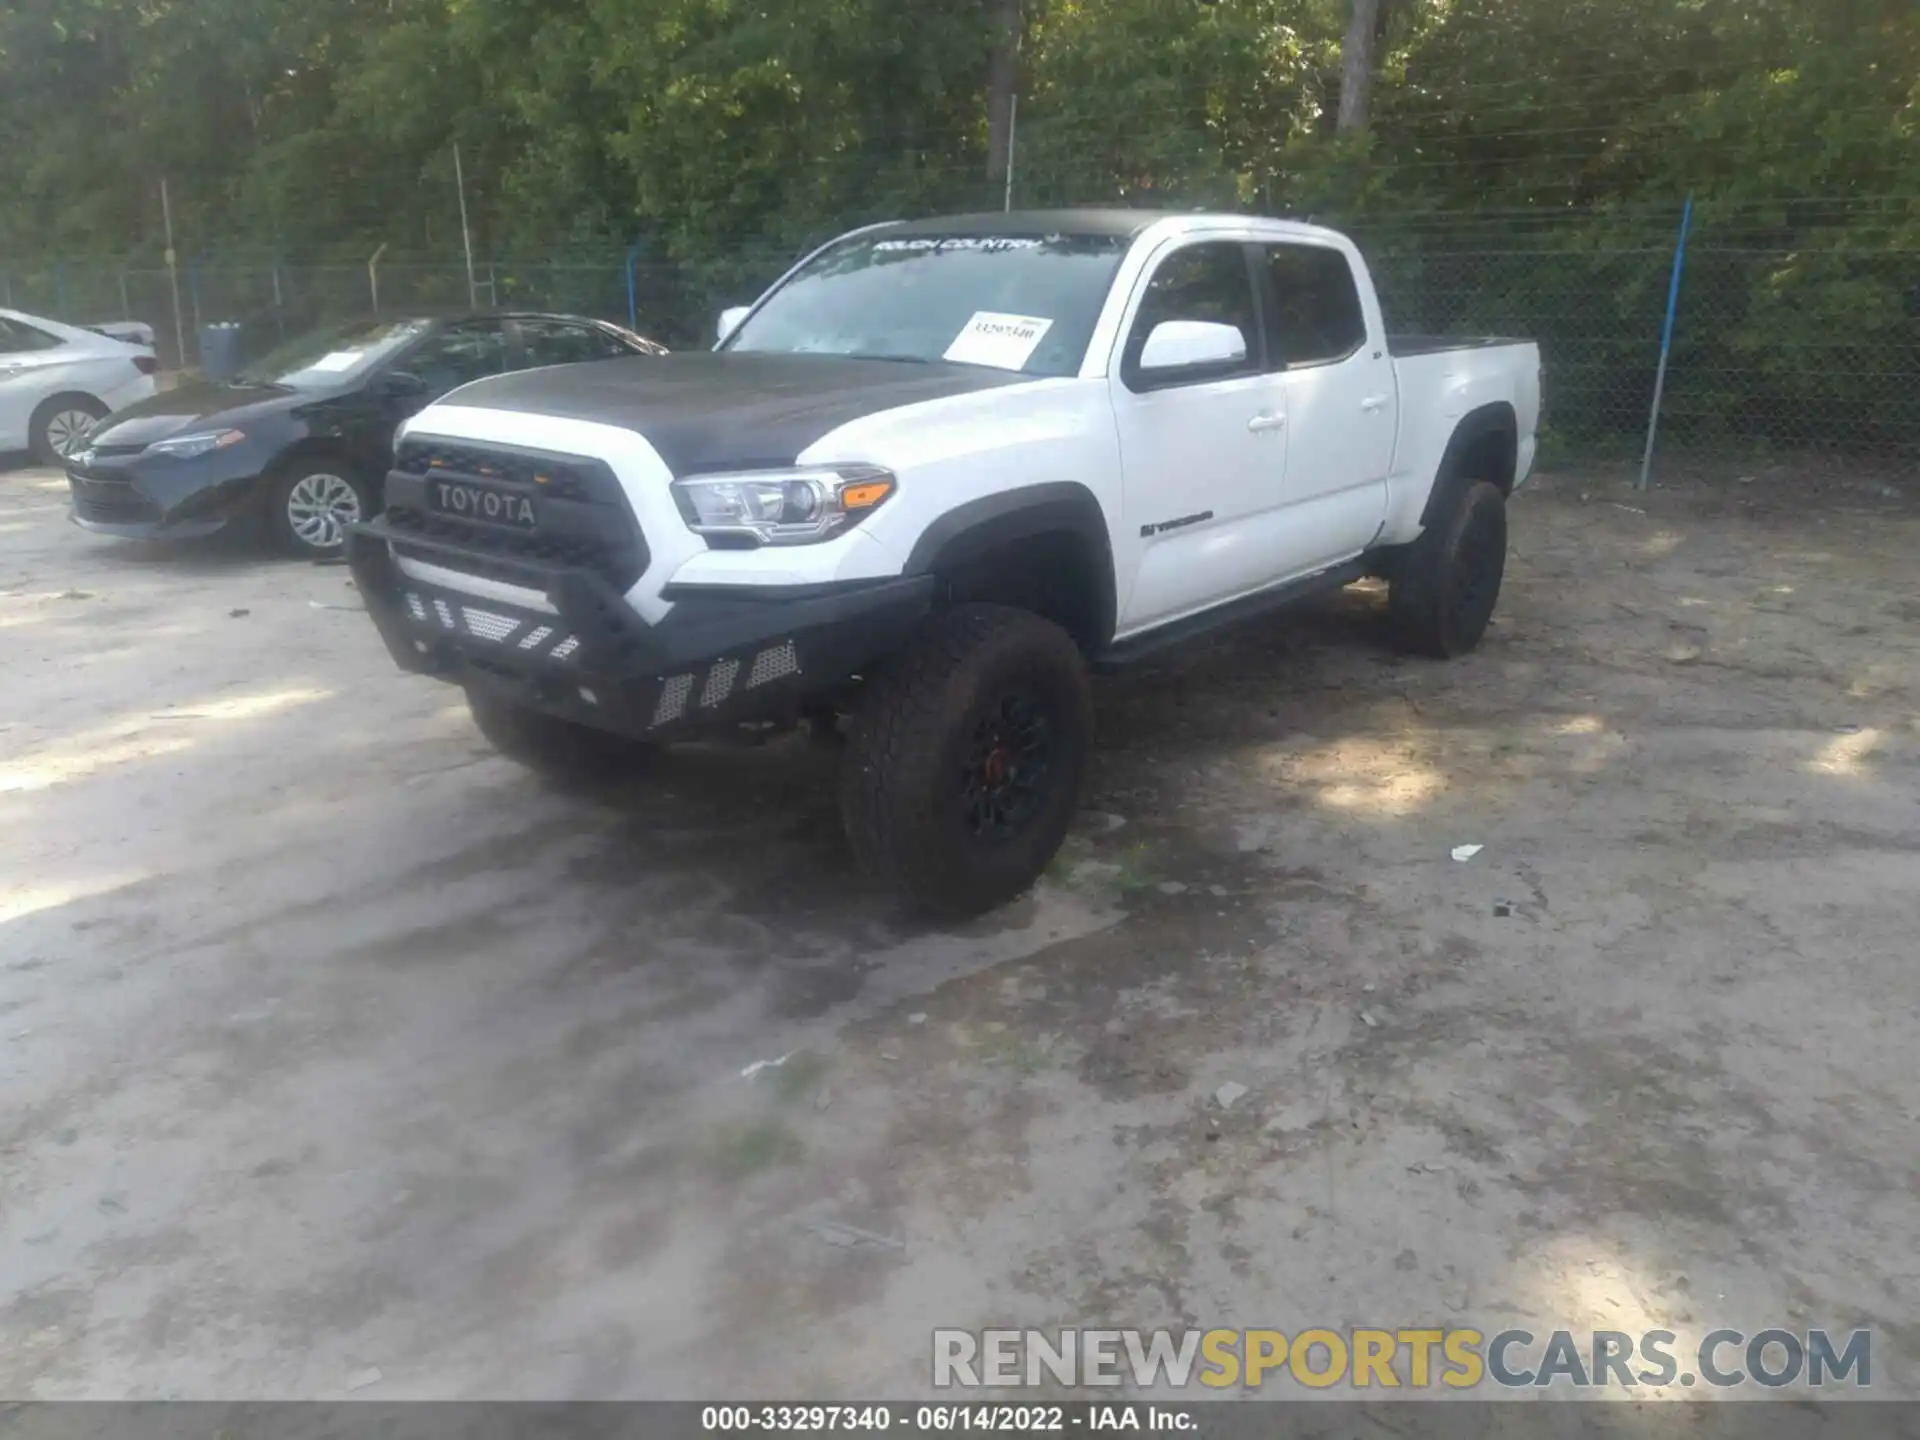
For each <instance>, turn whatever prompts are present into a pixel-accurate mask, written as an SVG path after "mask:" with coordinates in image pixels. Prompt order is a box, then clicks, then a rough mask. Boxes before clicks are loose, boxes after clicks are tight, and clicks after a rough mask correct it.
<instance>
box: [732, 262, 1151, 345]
mask: <svg viewBox="0 0 1920 1440" xmlns="http://www.w3.org/2000/svg"><path fill="white" fill-rule="evenodd" d="M1127 243H1128V242H1127V241H1126V240H1125V239H1123V238H1121V237H1119V236H1111V235H937V234H936V235H923V234H913V235H892V236H889V235H887V234H884V233H882V234H878V235H872V236H858V237H856V238H854V239H851V240H848V241H845V242H844V243H842V244H840V245H836V246H834V247H833V248H832V249H830V250H827V251H825V252H823V253H822V254H820V255H817V256H815V257H814V259H812V260H811V261H809V262H808V263H807V265H806V266H805V268H803V269H802V270H800V271H799V272H798V273H796V274H795V275H794V276H793V277H792V278H791V279H789V280H788V281H787V282H786V283H785V284H784V285H782V286H781V287H780V288H779V289H778V290H776V291H774V292H773V294H772V295H770V296H768V297H767V300H766V303H765V304H763V305H762V306H761V307H760V308H759V310H757V311H756V312H754V314H753V315H752V316H750V317H749V318H748V319H747V321H746V322H745V323H744V324H743V325H741V327H740V328H739V329H738V330H736V331H735V332H734V333H733V335H732V337H731V338H730V339H729V340H728V341H727V343H726V344H725V345H724V346H723V347H721V348H723V349H727V350H743V351H754V352H762V353H765V352H773V353H778V354H789V355H847V356H855V357H869V358H877V359H885V360H919V361H934V360H948V361H953V362H956V363H959V364H965V365H990V366H993V367H994V368H996V369H1001V370H1018V371H1020V372H1021V373H1022V374H1026V375H1074V374H1078V373H1079V370H1080V362H1081V360H1082V358H1084V356H1085V355H1086V351H1087V342H1088V340H1090V339H1091V338H1092V336H1093V327H1094V323H1095V321H1097V320H1098V319H1099V318H1100V307H1101V305H1102V304H1103V303H1104V302H1105V301H1106V298H1107V289H1108V287H1109V286H1110V285H1111V284H1112V283H1113V276H1114V272H1115V271H1116V270H1118V269H1119V267H1120V258H1121V256H1123V255H1124V254H1125V253H1126V249H1127Z"/></svg>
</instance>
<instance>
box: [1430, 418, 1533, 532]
mask: <svg viewBox="0 0 1920 1440" xmlns="http://www.w3.org/2000/svg"><path fill="white" fill-rule="evenodd" d="M1489 435H1496V436H1499V437H1500V439H1501V441H1502V442H1503V444H1504V446H1505V453H1506V456H1507V460H1506V473H1505V474H1504V475H1500V476H1493V477H1480V478H1492V479H1493V480H1494V482H1495V483H1496V484H1497V485H1499V487H1500V490H1501V493H1502V494H1507V493H1510V492H1511V491H1512V489H1513V472H1514V466H1515V464H1517V463H1518V454H1519V447H1520V417H1519V416H1518V415H1517V414H1516V413H1515V412H1514V408H1513V403H1512V402H1511V401H1508V400H1495V401H1493V402H1492V403H1490V404H1487V405H1481V406H1478V407H1477V408H1475V409H1472V410H1469V411H1468V412H1467V413H1466V414H1465V415H1462V416H1461V417H1460V420H1459V422H1458V423H1457V424H1456V425H1455V426H1454V427H1453V434H1452V435H1450V436H1449V437H1447V448H1446V450H1445V452H1444V453H1443V454H1442V455H1441V456H1440V464H1439V467H1438V468H1437V469H1436V470H1435V471H1434V481H1433V489H1432V490H1431V491H1430V492H1429V493H1428V495H1427V503H1426V505H1425V506H1423V507H1422V508H1421V511H1420V524H1421V526H1422V527H1423V528H1424V527H1425V526H1428V525H1431V524H1432V523H1433V522H1434V518H1435V517H1436V516H1437V515H1438V514H1439V512H1440V509H1441V507H1442V506H1444V505H1445V503H1446V499H1447V495H1448V493H1449V492H1450V491H1452V490H1453V489H1454V488H1455V487H1456V486H1457V485H1458V483H1459V465H1460V457H1461V455H1462V454H1464V453H1465V452H1466V450H1467V449H1468V447H1469V446H1472V445H1474V444H1476V443H1478V442H1479V441H1481V440H1484V439H1486V438H1487V437H1488V436H1489Z"/></svg>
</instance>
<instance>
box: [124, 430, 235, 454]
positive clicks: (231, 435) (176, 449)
mask: <svg viewBox="0 0 1920 1440" xmlns="http://www.w3.org/2000/svg"><path fill="white" fill-rule="evenodd" d="M246 438H247V437H246V436H245V435H243V434H241V433H240V432H239V431H238V430H203V431H201V432H200V433H199V434H197V435H175V436H173V437H172V438H170V439H167V440H156V441H154V442H153V444H151V445H149V446H148V447H147V453H148V454H150V455H171V456H173V457H174V458H175V459H177V460H191V459H192V458H193V457H194V456H196V455H206V454H209V453H211V452H212V451H215V450H224V449H226V448H227V446H229V445H238V444H239V443H240V442H241V441H242V440H244V439H246Z"/></svg>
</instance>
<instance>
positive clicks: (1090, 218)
mask: <svg viewBox="0 0 1920 1440" xmlns="http://www.w3.org/2000/svg"><path fill="white" fill-rule="evenodd" d="M1169 221H1172V222H1184V226H1190V227H1192V228H1194V229H1206V228H1208V227H1210V226H1212V225H1218V224H1252V225H1257V226H1259V227H1260V228H1261V229H1262V230H1266V231H1270V232H1271V233H1273V234H1275V235H1288V234H1291V235H1296V236H1301V237H1327V236H1331V235H1333V234H1334V233H1335V232H1333V231H1330V230H1327V229H1326V228H1325V227H1323V226H1319V225H1313V224H1310V223H1305V222H1302V221H1298V220H1282V219H1280V218H1278V217H1276V216H1271V215H1246V214H1239V213H1236V212H1233V211H1227V210H1131V209H1126V208H1123V207H1117V206H1113V207H1094V206H1089V207H1086V208H1077V207H1076V208H1067V209H1058V210H993V211H985V212H982V213H979V214H972V215H930V216H928V217H926V218H925V219H921V220H902V221H897V222H895V223H893V224H891V225H885V226H876V227H874V228H875V229H876V230H885V231H886V233H888V234H891V235H980V236H993V235H1034V234H1042V235H1100V236H1111V237H1113V238H1115V239H1120V240H1132V239H1134V238H1136V237H1138V236H1139V235H1141V234H1142V233H1144V232H1145V231H1147V230H1149V229H1151V228H1152V227H1153V226H1155V225H1159V224H1162V223H1164V222H1169Z"/></svg>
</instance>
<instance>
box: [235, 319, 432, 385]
mask: <svg viewBox="0 0 1920 1440" xmlns="http://www.w3.org/2000/svg"><path fill="white" fill-rule="evenodd" d="M428 323H429V322H427V321H425V320H354V321H350V322H348V323H346V324H342V325H332V326H328V327H327V328H325V329H321V330H315V331H313V332H312V333H310V334H307V335H302V336H300V337H299V338H298V339H295V340H289V341H287V343H286V344H284V345H281V346H279V347H277V348H276V349H273V350H270V351H268V352H267V353H266V354H265V355H262V356H261V357H260V358H259V359H258V360H256V361H254V362H253V363H252V364H251V365H248V366H247V367H246V368H245V369H244V370H242V371H241V372H240V376H239V378H240V379H241V380H243V381H245V382H247V383H248V384H252V385H291V386H294V387H295V388H303V387H309V386H321V385H338V384H341V383H342V382H344V381H349V380H355V379H358V378H359V377H360V376H362V375H365V374H366V373H367V372H368V371H369V370H371V369H372V368H373V367H374V366H376V365H378V364H379V363H380V362H381V361H382V360H385V359H386V358H387V357H389V356H390V355H392V354H393V353H394V352H395V351H396V350H398V349H400V347H401V346H403V345H405V344H406V343H407V342H408V341H410V340H413V339H415V338H417V337H418V336H420V335H421V334H423V333H424V332H425V331H426V329H427V326H428Z"/></svg>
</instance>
